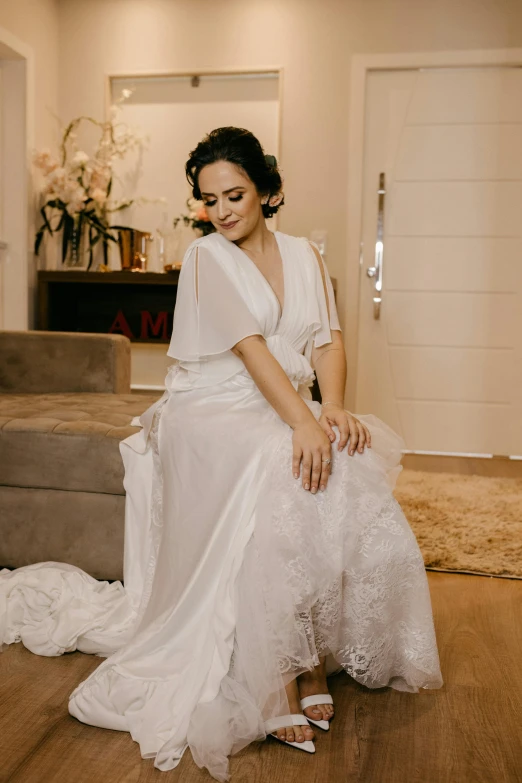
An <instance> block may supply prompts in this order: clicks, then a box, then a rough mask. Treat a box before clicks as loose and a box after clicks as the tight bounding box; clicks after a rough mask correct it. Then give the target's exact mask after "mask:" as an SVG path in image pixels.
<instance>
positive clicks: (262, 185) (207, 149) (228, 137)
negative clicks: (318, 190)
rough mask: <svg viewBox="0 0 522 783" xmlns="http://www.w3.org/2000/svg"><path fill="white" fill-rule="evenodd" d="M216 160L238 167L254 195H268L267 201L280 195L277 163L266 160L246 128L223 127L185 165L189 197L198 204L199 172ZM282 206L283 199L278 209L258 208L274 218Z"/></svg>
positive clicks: (263, 206) (273, 207)
mask: <svg viewBox="0 0 522 783" xmlns="http://www.w3.org/2000/svg"><path fill="white" fill-rule="evenodd" d="M219 160H224V161H228V163H233V164H235V165H236V166H239V167H241V168H242V169H243V171H244V172H245V173H246V174H247V176H248V177H249V178H250V179H251V180H252V182H253V183H254V185H255V186H256V190H257V192H258V193H259V194H260V195H263V196H264V195H267V194H268V199H269V200H270V198H271V197H272V196H275V195H277V194H278V193H280V192H281V187H282V184H283V182H282V179H281V175H280V173H279V170H278V168H277V161H276V159H275V158H274V157H273V156H272V155H267V156H265V153H264V151H263V147H262V146H261V144H260V142H259V141H258V139H257V138H256V137H255V136H254V134H253V133H251V132H250V131H248V130H245V128H234V127H225V128H216V129H215V130H213V131H210V133H208V134H207V135H206V136H205V138H204V139H203V140H202V141H200V142H199V144H198V145H197V147H196V148H195V149H193V150H192V151H191V153H190V157H189V159H188V160H187V162H186V164H185V173H186V176H187V180H188V182H189V184H190V185H191V187H192V195H193V197H194V198H195V199H197V200H198V201H200V200H201V190H200V189H199V182H198V180H199V173H200V171H201V169H202V168H203V167H204V166H208V165H209V164H210V163H216V162H217V161H219ZM283 204H284V198H283V199H282V200H281V201H280V202H279V204H277V206H271V205H270V204H269V203H266V204H261V209H262V211H263V215H264V217H265V218H270V217H272V215H275V213H276V212H277V211H278V209H279V207H282V206H283Z"/></svg>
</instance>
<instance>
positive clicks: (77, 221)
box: [34, 90, 145, 269]
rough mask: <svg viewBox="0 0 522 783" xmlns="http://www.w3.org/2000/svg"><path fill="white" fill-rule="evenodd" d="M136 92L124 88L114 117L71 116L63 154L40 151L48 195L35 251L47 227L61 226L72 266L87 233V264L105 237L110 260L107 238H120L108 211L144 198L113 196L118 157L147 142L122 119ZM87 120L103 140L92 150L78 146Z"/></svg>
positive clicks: (37, 162) (37, 158)
mask: <svg viewBox="0 0 522 783" xmlns="http://www.w3.org/2000/svg"><path fill="white" fill-rule="evenodd" d="M131 94H132V91H131V90H123V91H122V93H121V96H120V98H119V99H118V101H117V102H116V103H115V104H113V105H112V106H111V110H110V119H109V120H107V121H106V122H99V121H98V120H95V119H93V118H92V117H87V116H81V117H77V118H76V119H74V120H72V121H71V122H70V123H69V124H68V125H67V127H66V128H65V130H64V132H63V135H62V140H61V144H60V154H59V156H54V155H52V154H51V153H50V152H49V151H48V150H44V151H42V152H36V153H35V155H34V165H35V166H36V167H37V168H38V169H40V171H41V172H42V174H43V177H44V187H43V197H44V199H46V201H45V203H44V205H43V206H42V208H41V209H40V213H41V215H42V218H43V223H42V225H41V226H40V228H39V229H38V231H37V233H36V238H35V244H34V252H35V253H36V255H38V252H39V250H40V245H41V243H42V240H43V238H44V235H45V234H46V233H48V234H49V235H53V234H56V233H57V232H62V262H63V263H67V260H69V262H70V265H71V266H79V265H81V264H82V263H83V254H84V248H83V245H84V240H85V239H87V243H88V254H89V262H88V266H87V269H89V268H90V266H91V264H92V261H93V249H94V247H95V246H96V245H97V244H98V242H100V241H101V243H102V246H103V251H104V261H105V264H107V251H108V243H109V242H116V241H117V238H116V237H115V236H114V235H113V233H112V232H111V227H110V223H109V216H110V215H111V214H112V213H114V212H118V211H120V210H122V209H125V208H127V207H130V206H131V205H132V204H133V203H136V202H139V201H145V199H131V200H121V201H119V202H111V201H110V195H111V189H112V183H113V164H114V162H115V160H116V159H118V158H119V159H123V158H124V157H125V155H127V154H128V153H129V152H131V151H133V150H136V149H138V148H140V147H141V146H142V145H143V144H144V142H145V139H144V137H142V136H141V135H140V134H139V133H138V132H137V131H136V130H133V129H131V128H129V127H128V126H127V125H125V124H124V123H122V122H119V121H118V120H119V117H118V115H119V112H120V110H121V104H122V103H123V101H124V100H126V99H127V98H129V97H130V95H131ZM82 124H89V125H91V126H95V128H97V129H98V130H99V138H98V143H97V146H96V148H95V149H94V152H93V153H92V155H88V154H87V153H86V152H84V151H83V150H82V149H80V148H79V146H78V131H79V128H80V126H81V125H82ZM114 228H116V227H114Z"/></svg>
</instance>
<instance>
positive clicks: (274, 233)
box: [221, 231, 288, 325]
mask: <svg viewBox="0 0 522 783" xmlns="http://www.w3.org/2000/svg"><path fill="white" fill-rule="evenodd" d="M272 233H273V235H274V237H275V240H276V242H277V247H278V249H279V255H280V256H281V265H282V272H283V306H282V307H281V302H280V301H279V299H278V298H277V294H276V292H275V291H274V289H273V288H272V286H271V285H270V283H269V282H268V280H267V279H266V277H265V275H264V274H263V273H262V271H261V270H260V269H259V267H258V266H257V264H256V263H254V261H252V259H251V258H250V256H249V255H248V254H247V253H245V251H244V250H242V248H240V247H239V245H236V243H235V242H232V240H230V239H227V238H226V237H223V238H224V239H227V242H231V243H232V244H233V245H235V247H236V248H237V249H238V250H239V252H240V253H242V254H243V255H244V256H245V258H247V259H248V260H249V261H250V263H251V264H252V266H253V267H254V269H255V270H256V271H257V273H258V275H259V276H260V277H261V279H262V280H264V282H265V285H266V286H267V288H268V290H269V291H270V293H271V294H272V296H273V297H274V299H275V302H276V304H277V309H278V310H279V320H278V322H277V323H278V325H279V324H280V323H281V319H282V318H283V315H284V314H285V311H286V297H287V293H288V288H287V279H286V278H287V276H286V271H285V266H286V264H285V255H284V252H283V248H282V243H281V242H280V241H279V231H273V232H272ZM221 236H223V234H221Z"/></svg>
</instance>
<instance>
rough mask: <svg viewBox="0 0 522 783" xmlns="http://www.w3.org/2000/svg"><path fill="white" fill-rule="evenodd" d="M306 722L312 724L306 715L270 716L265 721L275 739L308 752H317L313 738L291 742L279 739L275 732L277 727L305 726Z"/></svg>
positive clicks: (268, 731) (269, 732) (268, 732)
mask: <svg viewBox="0 0 522 783" xmlns="http://www.w3.org/2000/svg"><path fill="white" fill-rule="evenodd" d="M306 724H308V725H310V724H309V723H308V718H307V717H306V715H282V716H280V717H279V718H270V719H269V720H267V721H265V731H266V733H267V734H270V735H271V736H272V737H274V739H276V740H279V742H284V743H285V745H292V747H294V748H299V750H304V751H306V753H315V745H314V743H313V741H312V740H304V741H303V742H289V741H288V740H283V739H279V737H278V736H277V734H274V733H273V732H274V731H277V729H284V728H285V726H305V725H306Z"/></svg>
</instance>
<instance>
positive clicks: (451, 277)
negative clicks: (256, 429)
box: [355, 67, 522, 455]
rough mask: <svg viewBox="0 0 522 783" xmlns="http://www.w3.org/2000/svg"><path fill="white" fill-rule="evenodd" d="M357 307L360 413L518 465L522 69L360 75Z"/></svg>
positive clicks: (445, 449)
mask: <svg viewBox="0 0 522 783" xmlns="http://www.w3.org/2000/svg"><path fill="white" fill-rule="evenodd" d="M380 181H381V183H382V184H383V185H384V188H382V189H383V190H384V191H385V192H383V193H381V197H380V199H379V194H378V190H379V182H380ZM379 206H380V207H381V208H382V209H381V211H380V210H379ZM379 216H381V217H382V219H383V230H382V234H381V235H379V229H378V223H379ZM381 240H382V246H381V245H379V244H377V245H376V242H379V241H381ZM381 251H382V253H381ZM381 263H382V266H381V272H382V274H379V269H378V267H379V265H380V264H381ZM376 267H377V269H376ZM374 273H375V274H374ZM370 275H373V276H370ZM380 283H381V284H382V285H381V290H380V292H379V287H380V286H379V284H380ZM359 294H360V298H359V343H358V372H357V398H356V408H355V409H356V410H359V411H370V412H372V413H375V414H376V415H377V416H379V417H380V418H382V419H384V420H385V421H387V422H388V423H389V424H390V426H392V427H394V428H395V429H396V430H397V431H398V432H400V433H401V434H402V436H403V437H404V439H405V441H406V445H407V448H408V449H409V450H412V451H417V452H435V453H446V454H449V453H451V454H477V455H478V454H495V455H521V454H522V69H518V68H510V67H505V68H497V67H495V68H493V67H488V68H486V67H485V68H440V69H420V70H402V71H374V72H371V73H370V74H369V76H368V80H367V86H366V117H365V152H364V192H363V223H362V249H361V276H360V292H359ZM379 298H381V302H380V307H379V303H378V302H374V299H376V300H378V299H379ZM379 310H380V312H379Z"/></svg>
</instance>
